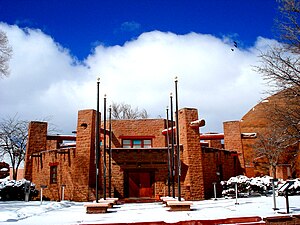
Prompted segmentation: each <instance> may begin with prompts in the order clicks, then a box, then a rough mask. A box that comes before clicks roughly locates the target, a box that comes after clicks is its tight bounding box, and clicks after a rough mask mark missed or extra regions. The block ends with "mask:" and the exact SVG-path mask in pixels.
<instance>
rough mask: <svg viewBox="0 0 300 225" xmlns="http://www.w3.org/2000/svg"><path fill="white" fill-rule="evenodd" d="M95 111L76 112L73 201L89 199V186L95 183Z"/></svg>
mask: <svg viewBox="0 0 300 225" xmlns="http://www.w3.org/2000/svg"><path fill="white" fill-rule="evenodd" d="M95 127H96V111H95V110H80V111H79V112H78V123H77V136H76V160H75V164H76V165H75V167H74V168H76V171H72V172H73V179H74V180H73V184H74V190H73V191H74V192H73V196H74V201H89V200H90V199H89V190H90V187H91V186H93V185H94V184H95V179H96V177H95V170H96V167H95Z"/></svg>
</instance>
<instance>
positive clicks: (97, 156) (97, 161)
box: [96, 77, 100, 203]
mask: <svg viewBox="0 0 300 225" xmlns="http://www.w3.org/2000/svg"><path fill="white" fill-rule="evenodd" d="M99 84H100V78H99V77H98V78H97V112H96V202H97V203H98V199H99V198H98V181H99V154H100V142H99V126H100V118H99Z"/></svg>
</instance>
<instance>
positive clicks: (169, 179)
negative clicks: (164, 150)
mask: <svg viewBox="0 0 300 225" xmlns="http://www.w3.org/2000/svg"><path fill="white" fill-rule="evenodd" d="M166 113H167V124H166V125H167V146H168V196H171V190H170V188H171V187H170V185H171V162H170V160H171V156H170V139H169V108H168V106H167V108H166Z"/></svg>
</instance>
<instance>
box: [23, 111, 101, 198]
mask: <svg viewBox="0 0 300 225" xmlns="http://www.w3.org/2000/svg"><path fill="white" fill-rule="evenodd" d="M95 115H96V112H95V110H82V111H79V112H78V125H77V138H76V139H77V145H76V148H69V149H66V150H62V149H56V148H54V147H55V146H56V145H57V141H53V140H48V141H47V140H46V138H47V133H46V127H47V124H46V123H33V125H34V126H33V125H31V126H29V134H30V136H29V142H28V146H27V149H29V151H28V152H27V153H26V154H29V153H30V152H41V153H42V154H41V155H42V157H41V158H40V157H34V158H31V161H28V160H27V162H26V165H28V162H29V163H30V165H33V168H34V169H33V170H32V171H31V174H30V177H31V178H32V179H31V180H32V181H33V182H34V183H35V184H36V187H37V188H40V185H47V188H45V189H44V191H43V195H44V197H45V198H49V199H51V200H59V199H61V190H62V187H61V185H66V187H65V199H69V200H74V201H88V200H93V199H94V198H95V194H94V190H95V179H96V178H95V170H96V169H95V164H94V162H95ZM83 124H86V125H87V126H83ZM42 128H45V129H44V130H43V132H41V130H42ZM41 140H43V142H42V144H43V147H39V145H38V143H40V142H41ZM33 143H34V144H33ZM46 146H47V147H48V149H46ZM51 165H57V169H58V171H57V174H58V177H57V183H56V184H50V166H51ZM27 167H28V166H27ZM27 167H25V168H27Z"/></svg>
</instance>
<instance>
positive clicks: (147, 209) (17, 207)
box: [0, 196, 300, 225]
mask: <svg viewBox="0 0 300 225" xmlns="http://www.w3.org/2000/svg"><path fill="white" fill-rule="evenodd" d="M237 201H238V203H239V204H235V203H236V200H235V199H218V200H216V201H214V200H205V201H194V202H193V206H192V210H191V211H183V212H170V211H168V209H169V208H167V207H165V206H164V205H163V204H162V203H128V204H123V205H115V206H114V207H113V208H111V209H108V211H109V212H108V213H105V214H86V212H85V207H84V204H85V203H82V202H68V201H63V202H43V204H42V205H40V202H38V201H32V202H20V201H0V224H3V225H20V224H22V225H26V224H30V225H35V224H36V225H37V224H43V225H52V224H56V225H59V224H61V225H67V224H82V223H84V224H88V223H98V224H103V223H124V222H147V221H165V222H169V223H171V222H178V221H184V220H209V219H222V218H232V217H242V216H261V217H266V216H276V215H282V214H280V213H279V212H286V200H285V198H284V197H282V196H279V197H276V203H277V204H276V205H277V207H278V208H279V210H278V211H273V209H272V208H273V207H274V206H273V198H272V197H265V196H263V197H256V198H240V199H238V200H237ZM289 203H290V204H289V205H290V213H291V214H300V196H289Z"/></svg>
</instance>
